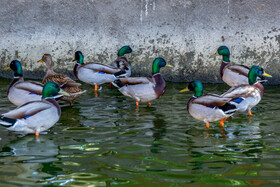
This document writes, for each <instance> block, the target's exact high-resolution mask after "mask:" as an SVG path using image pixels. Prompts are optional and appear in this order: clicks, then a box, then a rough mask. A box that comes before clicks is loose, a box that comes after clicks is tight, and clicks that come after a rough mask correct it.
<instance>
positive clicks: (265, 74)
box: [263, 73, 272, 77]
mask: <svg viewBox="0 0 280 187" xmlns="http://www.w3.org/2000/svg"><path fill="white" fill-rule="evenodd" d="M263 76H265V77H272V76H271V75H269V74H268V73H264V74H263Z"/></svg>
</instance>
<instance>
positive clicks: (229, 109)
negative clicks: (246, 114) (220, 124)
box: [220, 103, 237, 114]
mask: <svg viewBox="0 0 280 187" xmlns="http://www.w3.org/2000/svg"><path fill="white" fill-rule="evenodd" d="M220 109H221V110H223V111H224V113H225V114H233V113H234V112H236V111H237V108H236V106H235V105H234V104H232V103H226V104H224V105H223V106H222V107H220Z"/></svg>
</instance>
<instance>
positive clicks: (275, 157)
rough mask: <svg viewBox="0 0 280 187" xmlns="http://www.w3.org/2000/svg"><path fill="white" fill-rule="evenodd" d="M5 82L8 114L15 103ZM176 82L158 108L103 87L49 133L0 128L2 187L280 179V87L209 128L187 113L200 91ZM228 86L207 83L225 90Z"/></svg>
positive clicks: (0, 86)
mask: <svg viewBox="0 0 280 187" xmlns="http://www.w3.org/2000/svg"><path fill="white" fill-rule="evenodd" d="M9 82H10V80H6V79H1V80H0V97H1V100H0V105H1V107H0V113H3V112H6V111H8V110H11V109H13V108H15V106H13V105H12V104H11V103H10V102H9V101H8V99H7V97H6V93H5V91H6V88H7V85H8V84H9ZM185 86H186V84H183V83H168V85H167V90H166V93H165V95H164V96H163V97H161V98H160V99H158V100H156V101H153V102H152V106H151V107H149V108H148V107H146V105H145V104H141V106H140V108H139V110H136V108H135V103H134V101H133V100H132V99H130V98H128V97H124V96H123V95H121V94H120V93H119V92H118V90H116V89H110V88H109V86H107V85H106V86H103V89H102V91H101V92H100V94H99V97H97V98H96V97H94V91H93V88H92V87H91V86H89V85H83V87H82V88H83V89H87V90H88V92H87V93H86V94H84V95H82V96H81V97H80V98H79V99H78V100H77V101H76V102H75V103H74V106H73V107H69V106H68V105H67V104H62V105H61V108H62V116H61V119H60V120H59V122H58V123H57V124H56V125H55V126H54V127H52V128H51V129H50V130H48V131H47V132H46V133H44V134H41V135H40V137H39V138H38V139H35V136H34V135H27V136H20V135H16V134H14V133H13V132H9V131H7V130H6V129H5V128H3V127H0V131H1V132H0V133H1V135H0V138H1V140H0V149H1V153H0V186H19V185H25V186H31V185H34V186H40V185H48V186H59V185H65V186H67V185H69V186H70V185H73V186H123V185H126V186H189V185H190V186H201V185H210V186H216V185H222V186H225V185H227V186H230V185H265V186H266V185H274V186H278V185H279V184H280V177H279V176H280V156H279V155H280V144H279V141H280V138H279V134H280V125H279V124H280V119H279V109H280V106H279V96H280V93H279V90H280V88H279V87H272V86H271V87H270V86H266V87H265V95H264V97H263V99H262V101H261V103H260V104H259V105H257V107H255V108H254V109H253V110H252V112H253V114H254V116H253V117H252V118H251V119H249V118H248V116H247V115H243V114H241V115H238V116H234V117H233V118H232V119H230V120H228V121H226V122H225V128H224V130H220V128H219V125H218V123H212V124H210V130H209V131H207V130H206V127H205V124H204V123H203V122H200V121H197V120H195V119H193V118H192V117H191V116H190V115H189V114H188V113H187V110H186V103H187V101H188V99H189V98H190V96H191V95H192V93H179V90H180V89H183V88H185ZM227 89H228V87H227V86H226V85H221V84H220V85H205V93H207V92H209V93H218V94H219V93H222V92H224V91H226V90H227Z"/></svg>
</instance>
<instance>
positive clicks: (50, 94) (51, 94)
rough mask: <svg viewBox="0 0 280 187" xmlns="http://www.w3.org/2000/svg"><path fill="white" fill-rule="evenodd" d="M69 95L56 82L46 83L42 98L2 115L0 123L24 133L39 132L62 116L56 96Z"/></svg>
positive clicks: (49, 126)
mask: <svg viewBox="0 0 280 187" xmlns="http://www.w3.org/2000/svg"><path fill="white" fill-rule="evenodd" d="M59 94H62V95H69V94H68V93H66V92H64V91H63V90H61V89H60V87H59V85H58V84H56V83H54V82H47V83H46V84H45V85H44V88H43V93H42V99H41V100H40V101H31V102H28V103H25V104H24V105H21V106H20V107H18V108H16V109H14V110H11V111H10V112H7V113H5V114H2V115H1V118H0V125H2V126H4V127H6V128H7V129H8V130H11V131H17V132H21V133H24V134H32V133H35V135H36V136H39V133H40V132H42V131H45V130H47V129H49V128H51V127H52V126H53V125H54V124H55V123H56V122H57V121H58V120H59V118H60V114H61V110H60V107H59V105H58V103H57V102H56V100H55V99H56V98H59V97H62V95H59Z"/></svg>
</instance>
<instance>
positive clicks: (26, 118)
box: [23, 116, 31, 119]
mask: <svg viewBox="0 0 280 187" xmlns="http://www.w3.org/2000/svg"><path fill="white" fill-rule="evenodd" d="M29 117H31V116H25V117H24V118H23V119H27V118H29Z"/></svg>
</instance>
